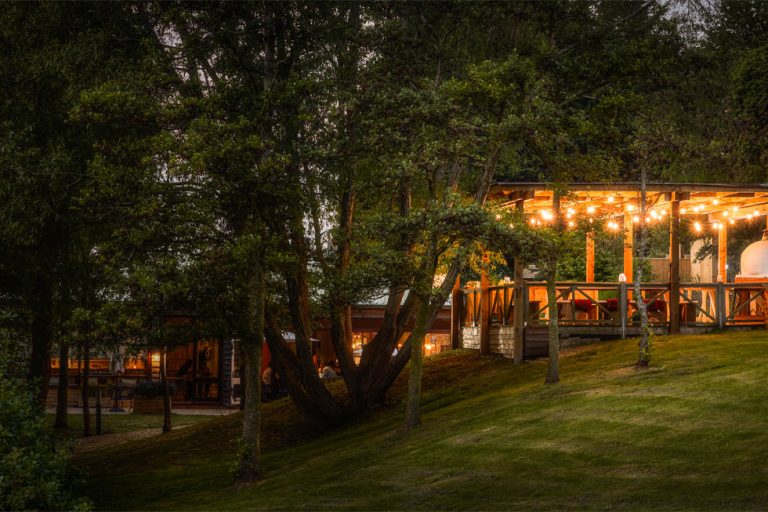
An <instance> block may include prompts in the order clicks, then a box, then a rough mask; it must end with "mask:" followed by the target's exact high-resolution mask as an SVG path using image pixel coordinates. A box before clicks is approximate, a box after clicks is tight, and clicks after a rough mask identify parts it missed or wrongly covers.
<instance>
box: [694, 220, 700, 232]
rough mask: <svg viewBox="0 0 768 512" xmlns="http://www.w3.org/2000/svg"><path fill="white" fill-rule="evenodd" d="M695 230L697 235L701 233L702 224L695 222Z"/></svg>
mask: <svg viewBox="0 0 768 512" xmlns="http://www.w3.org/2000/svg"><path fill="white" fill-rule="evenodd" d="M693 229H695V230H696V232H697V233H701V223H700V222H694V223H693Z"/></svg>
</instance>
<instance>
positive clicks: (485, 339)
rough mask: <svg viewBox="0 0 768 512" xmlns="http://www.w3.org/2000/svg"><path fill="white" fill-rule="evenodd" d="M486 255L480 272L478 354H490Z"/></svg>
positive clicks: (489, 302)
mask: <svg viewBox="0 0 768 512" xmlns="http://www.w3.org/2000/svg"><path fill="white" fill-rule="evenodd" d="M487 263H488V253H487V252H483V268H482V270H481V271H480V353H481V354H486V355H487V354H490V353H491V336H490V328H491V291H490V285H491V283H490V280H489V279H488V270H486V264H487Z"/></svg>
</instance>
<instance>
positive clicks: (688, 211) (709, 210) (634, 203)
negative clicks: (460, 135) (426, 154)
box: [491, 182, 768, 282]
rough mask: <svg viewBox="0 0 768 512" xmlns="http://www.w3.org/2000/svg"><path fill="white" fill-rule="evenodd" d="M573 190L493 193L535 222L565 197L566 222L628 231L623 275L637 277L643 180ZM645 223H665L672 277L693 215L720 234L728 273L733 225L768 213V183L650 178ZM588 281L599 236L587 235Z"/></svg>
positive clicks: (519, 186)
mask: <svg viewBox="0 0 768 512" xmlns="http://www.w3.org/2000/svg"><path fill="white" fill-rule="evenodd" d="M567 190H568V195H566V196H564V197H562V198H559V197H556V194H555V192H554V190H553V189H552V187H551V186H548V185H547V184H545V183H525V182H520V183H497V184H496V185H494V186H493V187H492V189H491V197H495V198H497V199H500V200H501V206H502V207H507V208H510V207H515V208H517V209H518V210H521V211H523V212H524V213H525V215H526V217H527V218H530V221H532V222H534V223H546V222H547V220H548V217H550V215H551V214H549V213H548V212H551V211H552V209H553V207H554V203H555V201H559V202H560V211H561V215H563V216H564V217H565V225H566V227H567V226H568V224H569V223H570V224H572V223H573V222H574V221H571V220H570V218H571V217H574V218H575V217H576V216H580V217H582V218H583V217H585V216H586V217H588V218H590V219H594V221H595V222H604V223H606V224H607V227H608V229H615V230H618V229H621V230H622V231H623V233H624V275H625V276H626V279H627V281H628V282H631V281H632V279H633V278H632V264H633V252H634V251H633V248H634V237H633V233H634V228H635V226H636V225H637V224H638V223H640V222H641V221H642V219H640V184H639V183H631V182H630V183H627V182H624V183H576V184H572V185H569V186H568V187H567ZM646 202H647V204H646V222H647V223H648V224H649V225H653V224H660V223H666V225H667V226H669V228H670V229H669V233H670V251H669V252H670V254H669V259H670V278H671V280H673V281H674V280H675V279H679V258H680V248H679V245H680V244H679V230H678V229H673V228H675V227H678V226H679V224H680V219H681V218H683V217H688V218H690V219H691V221H692V223H693V224H692V225H693V229H694V230H696V231H699V232H703V231H705V230H707V229H711V230H713V231H715V232H716V233H717V239H718V274H719V275H720V276H721V278H722V280H723V281H725V280H726V279H727V278H726V276H727V273H726V270H727V268H726V264H727V263H726V262H727V255H728V249H727V234H728V227H729V226H731V225H734V224H735V223H736V222H738V221H740V220H745V219H747V220H751V219H754V218H755V217H759V216H763V215H766V214H768V185H759V184H748V185H729V184H720V183H648V184H647V185H646ZM586 244H587V268H586V280H587V282H593V281H594V276H595V273H594V254H595V253H594V249H595V246H594V240H593V239H592V237H591V236H589V235H588V236H587V240H586Z"/></svg>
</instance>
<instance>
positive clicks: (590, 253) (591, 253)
mask: <svg viewBox="0 0 768 512" xmlns="http://www.w3.org/2000/svg"><path fill="white" fill-rule="evenodd" d="M587 282H588V283H594V282H595V234H594V233H593V232H592V231H588V232H587Z"/></svg>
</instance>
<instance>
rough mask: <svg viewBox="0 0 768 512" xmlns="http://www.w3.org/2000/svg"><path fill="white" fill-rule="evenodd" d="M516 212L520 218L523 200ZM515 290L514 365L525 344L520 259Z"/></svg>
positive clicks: (516, 266) (518, 360) (517, 206)
mask: <svg viewBox="0 0 768 512" xmlns="http://www.w3.org/2000/svg"><path fill="white" fill-rule="evenodd" d="M516 208H517V211H518V213H519V214H520V216H522V215H523V211H524V208H525V204H524V202H523V200H519V201H517V205H516ZM514 270H515V275H514V279H515V290H514V297H513V299H512V300H513V304H514V305H515V306H514V307H515V312H514V314H515V318H514V323H513V327H512V328H513V329H514V339H515V345H514V352H513V357H514V361H515V364H519V363H522V362H523V346H524V344H525V317H526V315H527V314H528V306H527V304H528V301H527V300H526V299H527V297H525V294H526V293H527V290H526V287H525V282H524V281H523V262H522V260H520V258H515V269H514Z"/></svg>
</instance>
